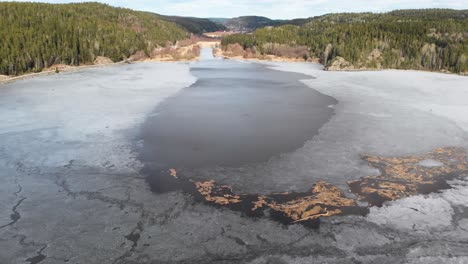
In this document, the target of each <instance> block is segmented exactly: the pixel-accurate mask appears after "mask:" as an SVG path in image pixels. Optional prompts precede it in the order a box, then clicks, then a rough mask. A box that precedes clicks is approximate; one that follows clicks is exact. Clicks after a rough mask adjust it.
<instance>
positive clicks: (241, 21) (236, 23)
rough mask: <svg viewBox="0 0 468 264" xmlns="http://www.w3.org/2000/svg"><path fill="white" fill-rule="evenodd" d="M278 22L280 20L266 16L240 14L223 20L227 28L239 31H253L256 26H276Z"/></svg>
mask: <svg viewBox="0 0 468 264" xmlns="http://www.w3.org/2000/svg"><path fill="white" fill-rule="evenodd" d="M280 24H281V22H280V21H278V20H271V19H269V18H267V17H261V16H242V17H236V18H232V19H229V20H228V21H226V22H224V25H225V26H226V27H227V28H228V29H230V30H232V31H239V32H250V31H254V30H255V29H257V28H262V27H267V26H277V25H280Z"/></svg>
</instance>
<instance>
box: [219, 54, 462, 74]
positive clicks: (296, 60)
mask: <svg viewBox="0 0 468 264" xmlns="http://www.w3.org/2000/svg"><path fill="white" fill-rule="evenodd" d="M214 56H215V57H217V58H223V59H226V60H240V61H250V62H260V63H262V62H285V63H311V64H319V65H320V66H322V67H323V69H322V70H323V71H327V72H383V71H390V70H396V71H416V72H430V73H443V74H448V75H458V76H463V77H468V73H455V72H448V71H430V70H423V69H397V68H380V69H377V68H376V69H371V68H364V69H342V70H333V69H332V70H331V69H327V68H326V66H325V65H323V64H322V63H320V62H319V61H318V59H312V60H307V61H306V60H304V59H301V58H288V57H278V56H274V55H266V56H267V58H266V59H262V58H244V57H243V56H229V55H226V54H224V52H223V51H222V50H220V49H217V50H216V51H215V52H214Z"/></svg>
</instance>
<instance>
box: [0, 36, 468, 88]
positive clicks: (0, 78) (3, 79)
mask: <svg viewBox="0 0 468 264" xmlns="http://www.w3.org/2000/svg"><path fill="white" fill-rule="evenodd" d="M219 44H220V42H207V41H201V42H198V43H196V44H193V45H189V46H187V47H191V46H194V45H198V46H199V47H200V48H212V49H213V55H214V57H216V58H223V59H226V60H239V61H249V62H257V63H268V62H280V63H306V64H307V63H310V64H318V65H320V66H321V67H323V69H322V70H323V71H327V72H384V71H392V70H396V71H415V72H428V73H441V74H448V75H458V76H463V77H468V74H466V73H465V74H464V73H453V72H447V71H430V70H418V69H396V68H382V69H370V68H369V69H352V70H351V69H343V70H330V69H327V68H326V66H325V65H323V64H322V63H320V62H318V61H317V60H312V61H310V60H309V61H305V60H303V59H300V58H287V57H278V56H274V55H267V58H244V57H243V56H229V55H226V54H223V52H222V51H221V50H220V49H219V48H217V46H218V45H219ZM187 47H181V48H187ZM198 60H200V56H197V57H195V58H192V59H175V58H173V57H158V58H145V59H141V60H134V61H129V60H124V61H119V62H114V63H104V64H92V65H80V66H70V65H66V67H65V68H63V69H61V70H60V72H59V73H62V72H63V73H68V72H75V71H80V70H85V69H92V68H102V67H109V66H118V65H123V64H132V63H141V62H162V63H168V62H172V63H174V62H194V61H198ZM59 73H56V72H55V69H54V66H51V67H49V68H48V69H47V70H44V71H41V72H36V73H26V74H23V75H19V76H14V77H10V76H7V75H0V85H2V84H9V83H13V82H16V81H21V80H25V79H29V78H34V77H40V76H48V75H53V74H59Z"/></svg>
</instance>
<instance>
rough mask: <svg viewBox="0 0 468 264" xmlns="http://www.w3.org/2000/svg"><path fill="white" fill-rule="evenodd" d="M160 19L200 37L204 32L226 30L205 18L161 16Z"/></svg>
mask: <svg viewBox="0 0 468 264" xmlns="http://www.w3.org/2000/svg"><path fill="white" fill-rule="evenodd" d="M161 18H162V19H164V20H167V21H171V22H174V23H176V24H177V25H179V26H181V27H183V28H184V29H185V30H187V31H188V32H190V33H193V34H196V35H201V34H203V33H206V32H216V31H220V30H226V27H225V26H223V25H222V24H219V23H216V22H213V21H211V20H209V19H207V18H197V17H180V16H161Z"/></svg>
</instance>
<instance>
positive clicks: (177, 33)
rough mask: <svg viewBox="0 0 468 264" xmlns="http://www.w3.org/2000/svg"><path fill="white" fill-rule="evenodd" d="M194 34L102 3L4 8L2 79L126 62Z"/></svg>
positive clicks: (0, 19)
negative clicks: (101, 60)
mask: <svg viewBox="0 0 468 264" xmlns="http://www.w3.org/2000/svg"><path fill="white" fill-rule="evenodd" d="M189 35H190V34H189V33H188V32H187V31H186V30H185V29H184V28H182V27H181V26H179V25H177V24H175V23H172V22H169V21H165V20H163V19H162V18H161V17H160V16H158V15H156V14H152V13H147V12H138V11H133V10H129V9H124V8H115V7H111V6H108V5H105V4H98V3H78V4H44V3H13V2H2V3H0V39H1V42H0V74H4V75H18V74H23V73H27V72H40V71H41V70H43V69H44V68H47V67H50V66H52V65H54V64H67V65H82V64H92V63H93V62H94V60H95V58H96V57H97V56H105V57H109V58H111V59H112V60H113V61H114V62H116V61H121V60H124V59H125V58H128V57H129V56H130V55H132V54H134V53H135V52H137V51H140V50H143V51H144V52H145V53H147V54H149V53H150V52H151V51H152V50H153V49H154V48H155V47H158V46H166V44H167V43H172V44H174V43H175V42H176V41H178V40H181V39H186V38H188V37H189Z"/></svg>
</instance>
